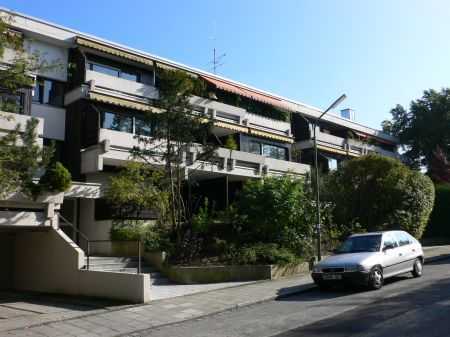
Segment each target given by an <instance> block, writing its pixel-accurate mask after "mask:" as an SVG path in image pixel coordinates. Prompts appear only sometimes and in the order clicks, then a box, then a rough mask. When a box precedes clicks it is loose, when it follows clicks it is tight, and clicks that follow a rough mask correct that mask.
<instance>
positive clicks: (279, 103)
mask: <svg viewBox="0 0 450 337" xmlns="http://www.w3.org/2000/svg"><path fill="white" fill-rule="evenodd" d="M201 77H202V78H203V79H204V80H205V81H207V82H209V83H211V84H212V85H214V86H215V87H216V88H218V89H221V90H225V91H229V92H232V93H234V94H237V95H240V96H244V97H247V98H250V99H253V100H255V101H259V102H262V103H266V104H270V105H272V106H274V107H277V108H281V109H284V110H290V108H289V106H288V105H287V104H285V102H284V101H283V100H282V99H281V98H278V97H275V96H272V95H269V94H266V93H262V92H259V91H256V90H253V89H250V88H247V87H244V86H241V85H238V84H236V83H233V82H229V81H226V80H222V79H218V78H213V77H210V76H205V75H202V76H201Z"/></svg>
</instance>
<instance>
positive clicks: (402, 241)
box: [396, 232, 411, 246]
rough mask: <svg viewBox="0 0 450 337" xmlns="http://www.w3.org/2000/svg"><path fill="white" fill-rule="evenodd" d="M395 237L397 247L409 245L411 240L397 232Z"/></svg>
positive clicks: (404, 234)
mask: <svg viewBox="0 0 450 337" xmlns="http://www.w3.org/2000/svg"><path fill="white" fill-rule="evenodd" d="M396 237H397V241H398V244H399V246H406V245H409V244H410V243H411V240H410V238H409V236H408V235H407V234H406V233H403V232H398V233H396Z"/></svg>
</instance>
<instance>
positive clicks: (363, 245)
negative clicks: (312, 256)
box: [336, 235, 381, 254]
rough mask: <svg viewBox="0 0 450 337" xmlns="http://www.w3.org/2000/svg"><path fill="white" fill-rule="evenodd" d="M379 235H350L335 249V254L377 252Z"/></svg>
mask: <svg viewBox="0 0 450 337" xmlns="http://www.w3.org/2000/svg"><path fill="white" fill-rule="evenodd" d="M380 244H381V235H361V236H352V237H350V238H348V239H347V240H345V242H344V243H343V244H342V245H341V247H339V248H338V249H337V250H336V253H337V254H347V253H361V252H378V251H379V250H380Z"/></svg>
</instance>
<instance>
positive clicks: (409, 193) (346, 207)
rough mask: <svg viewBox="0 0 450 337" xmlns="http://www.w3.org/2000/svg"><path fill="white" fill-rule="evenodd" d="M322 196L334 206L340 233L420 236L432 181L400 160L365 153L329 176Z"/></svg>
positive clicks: (431, 198) (430, 204) (431, 195)
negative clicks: (385, 232)
mask: <svg viewBox="0 0 450 337" xmlns="http://www.w3.org/2000/svg"><path fill="white" fill-rule="evenodd" d="M325 185H326V189H325V191H324V192H325V193H324V197H325V198H327V200H328V201H330V202H331V203H332V204H333V205H334V210H333V219H334V222H335V223H336V225H337V228H338V230H339V232H340V233H342V235H343V236H344V235H347V234H349V233H351V232H357V231H377V230H387V229H404V230H406V231H408V232H410V233H411V234H412V235H414V236H415V237H416V238H420V237H421V236H422V234H423V231H424V229H425V227H426V224H427V222H428V218H429V215H430V212H431V210H432V208H433V202H434V186H433V183H432V181H431V180H430V179H429V178H428V177H427V176H425V175H423V174H421V173H420V172H416V171H412V170H410V169H409V168H407V167H406V166H405V165H403V164H402V163H401V162H400V161H399V160H396V159H392V158H387V157H381V156H378V155H368V156H364V157H360V158H356V159H352V160H350V161H347V162H345V163H344V165H342V166H341V167H340V168H338V169H337V170H336V171H334V172H333V173H332V174H331V175H330V176H328V178H327V181H326V184H325Z"/></svg>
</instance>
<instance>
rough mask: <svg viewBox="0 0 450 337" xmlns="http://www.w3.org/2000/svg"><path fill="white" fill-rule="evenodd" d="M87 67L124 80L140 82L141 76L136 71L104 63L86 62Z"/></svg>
mask: <svg viewBox="0 0 450 337" xmlns="http://www.w3.org/2000/svg"><path fill="white" fill-rule="evenodd" d="M88 69H89V70H92V71H96V72H98V73H102V74H105V75H109V76H114V77H120V78H123V79H125V80H129V81H133V82H140V81H141V76H140V73H139V72H137V71H132V70H124V69H121V68H119V67H113V66H109V65H105V64H100V63H94V62H88Z"/></svg>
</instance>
